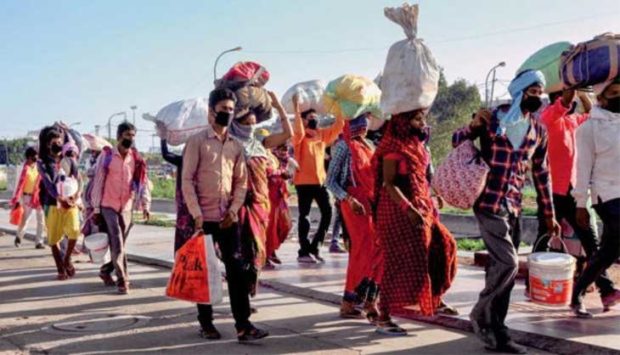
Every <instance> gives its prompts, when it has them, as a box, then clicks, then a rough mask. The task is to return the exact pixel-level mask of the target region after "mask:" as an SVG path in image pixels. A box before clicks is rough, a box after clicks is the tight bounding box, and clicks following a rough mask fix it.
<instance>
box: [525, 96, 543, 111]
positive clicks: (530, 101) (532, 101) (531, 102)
mask: <svg viewBox="0 0 620 355" xmlns="http://www.w3.org/2000/svg"><path fill="white" fill-rule="evenodd" d="M540 106H542V100H541V99H540V97H538V96H528V97H527V99H524V100H523V101H521V108H522V109H524V110H525V111H527V112H529V113H534V112H536V111H538V109H539V108H540Z"/></svg>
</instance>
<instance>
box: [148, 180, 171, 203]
mask: <svg viewBox="0 0 620 355" xmlns="http://www.w3.org/2000/svg"><path fill="white" fill-rule="evenodd" d="M150 179H151V182H152V183H153V191H152V192H151V197H153V198H165V199H170V200H173V199H174V196H175V193H176V182H175V180H174V179H166V178H161V177H150Z"/></svg>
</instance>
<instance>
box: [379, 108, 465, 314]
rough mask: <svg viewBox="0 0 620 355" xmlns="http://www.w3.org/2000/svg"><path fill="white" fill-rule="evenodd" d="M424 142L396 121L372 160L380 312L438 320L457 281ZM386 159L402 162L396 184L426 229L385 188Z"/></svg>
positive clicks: (450, 241) (451, 242)
mask: <svg viewBox="0 0 620 355" xmlns="http://www.w3.org/2000/svg"><path fill="white" fill-rule="evenodd" d="M423 141H424V138H423V137H421V133H416V132H414V131H413V130H412V127H411V126H410V123H409V121H408V120H407V119H405V118H401V117H400V116H396V117H393V118H392V120H391V121H390V122H389V126H388V128H387V131H386V134H385V136H384V137H383V139H382V140H381V143H380V145H379V147H378V148H377V151H376V153H375V156H374V158H373V170H374V171H375V174H376V175H375V177H376V181H375V193H376V196H377V210H376V218H377V220H376V231H377V236H378V240H379V243H380V245H381V248H382V251H383V256H384V270H383V278H382V284H381V286H382V288H381V297H380V301H379V307H380V310H381V311H382V312H386V313H387V314H390V313H399V314H406V313H410V312H412V311H413V313H418V312H419V313H422V314H423V315H432V314H434V313H435V310H436V308H437V306H438V305H439V303H440V302H441V298H442V296H443V295H444V293H445V292H446V291H447V290H448V288H449V287H450V285H451V283H452V280H453V279H454V277H455V275H456V242H455V240H454V238H453V237H452V235H451V234H450V232H449V231H448V229H447V228H446V227H445V226H444V225H443V224H441V223H440V222H439V219H438V216H437V214H436V213H435V210H434V206H433V202H432V200H431V194H430V187H429V183H428V180H427V179H426V168H427V166H428V163H429V155H428V152H427V151H426V149H425V147H424V143H423ZM385 159H393V160H397V161H398V165H399V169H398V173H397V177H396V181H395V183H396V185H397V187H399V188H400V190H401V191H402V192H403V194H404V195H405V197H406V198H407V199H408V200H409V202H410V203H411V204H412V205H413V206H414V207H415V208H416V209H417V210H418V211H420V212H421V214H422V217H423V223H422V224H419V225H415V224H414V223H413V222H412V221H411V219H410V218H409V217H408V216H407V214H406V212H405V211H404V210H403V209H402V208H401V207H400V205H399V204H398V203H397V202H394V200H393V199H392V198H391V197H390V195H389V194H388V191H387V189H386V188H385V187H383V177H382V173H383V170H382V169H383V161H384V160H385Z"/></svg>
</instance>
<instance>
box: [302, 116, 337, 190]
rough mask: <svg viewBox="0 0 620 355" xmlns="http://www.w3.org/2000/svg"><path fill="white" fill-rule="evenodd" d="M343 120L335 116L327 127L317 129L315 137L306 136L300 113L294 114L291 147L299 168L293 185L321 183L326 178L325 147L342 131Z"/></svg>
mask: <svg viewBox="0 0 620 355" xmlns="http://www.w3.org/2000/svg"><path fill="white" fill-rule="evenodd" d="M343 127H344V120H343V119H342V118H337V119H336V122H335V123H334V124H333V125H332V126H331V127H329V128H324V129H318V130H317V135H316V136H315V137H309V136H306V131H305V129H304V124H303V121H302V120H301V116H300V115H298V114H297V115H295V122H294V123H293V138H292V142H293V149H294V150H295V160H296V161H297V162H298V163H299V170H298V171H297V173H296V174H295V178H294V179H293V183H294V184H295V185H323V183H324V182H325V178H326V175H327V174H326V172H325V149H326V148H327V147H328V146H330V145H332V144H333V143H334V142H335V141H336V139H338V135H339V134H340V132H342V128H343Z"/></svg>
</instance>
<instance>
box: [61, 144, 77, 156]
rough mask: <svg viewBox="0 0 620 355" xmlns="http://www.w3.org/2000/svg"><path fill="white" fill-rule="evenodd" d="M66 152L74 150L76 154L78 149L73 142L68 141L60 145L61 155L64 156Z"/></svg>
mask: <svg viewBox="0 0 620 355" xmlns="http://www.w3.org/2000/svg"><path fill="white" fill-rule="evenodd" d="M68 152H74V153H76V156H77V154H78V153H79V149H78V147H77V145H75V143H73V142H71V141H70V142H68V143H65V144H64V145H63V146H62V156H63V157H64V156H66V155H67V153H68Z"/></svg>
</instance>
